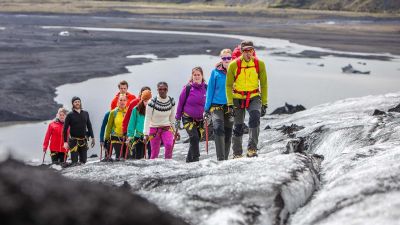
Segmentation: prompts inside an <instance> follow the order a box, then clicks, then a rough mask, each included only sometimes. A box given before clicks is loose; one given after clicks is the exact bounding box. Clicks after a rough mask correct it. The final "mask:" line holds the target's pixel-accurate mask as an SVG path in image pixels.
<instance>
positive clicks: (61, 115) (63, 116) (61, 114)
mask: <svg viewBox="0 0 400 225" xmlns="http://www.w3.org/2000/svg"><path fill="white" fill-rule="evenodd" d="M58 119H59V120H60V121H61V122H62V123H64V121H65V113H63V112H60V113H58Z"/></svg>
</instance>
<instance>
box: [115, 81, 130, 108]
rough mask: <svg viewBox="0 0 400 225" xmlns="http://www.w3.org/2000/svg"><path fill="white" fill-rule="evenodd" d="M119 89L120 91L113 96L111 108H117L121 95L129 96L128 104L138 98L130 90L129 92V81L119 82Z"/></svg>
mask: <svg viewBox="0 0 400 225" xmlns="http://www.w3.org/2000/svg"><path fill="white" fill-rule="evenodd" d="M118 89H119V92H118V93H117V94H115V97H114V98H113V100H112V101H111V108H110V109H111V110H113V109H115V108H116V107H117V105H118V99H119V96H120V95H125V96H126V98H127V102H126V105H127V106H129V104H130V103H131V102H132V101H133V100H135V99H136V96H135V95H133V94H131V93H130V92H128V82H126V81H125V80H123V81H121V82H119V84H118Z"/></svg>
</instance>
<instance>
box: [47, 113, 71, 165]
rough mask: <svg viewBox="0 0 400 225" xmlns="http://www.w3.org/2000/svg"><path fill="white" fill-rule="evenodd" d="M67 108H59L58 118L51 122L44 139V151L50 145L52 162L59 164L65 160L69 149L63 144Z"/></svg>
mask: <svg viewBox="0 0 400 225" xmlns="http://www.w3.org/2000/svg"><path fill="white" fill-rule="evenodd" d="M66 115H67V110H66V109H64V108H59V109H58V112H57V115H56V118H55V119H54V120H53V121H51V122H50V123H49V126H48V128H47V131H46V135H45V137H44V141H43V152H46V151H47V149H48V148H49V145H50V156H51V161H52V163H55V164H58V163H62V162H64V156H65V154H66V152H67V150H66V149H65V148H64V146H63V143H64V142H63V137H62V135H63V133H62V132H63V126H64V121H65V117H66Z"/></svg>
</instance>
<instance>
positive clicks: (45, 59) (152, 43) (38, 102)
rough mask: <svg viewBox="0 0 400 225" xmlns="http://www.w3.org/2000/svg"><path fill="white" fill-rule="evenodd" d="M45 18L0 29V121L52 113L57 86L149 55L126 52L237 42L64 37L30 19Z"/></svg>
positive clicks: (161, 52) (174, 51) (164, 52)
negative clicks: (139, 56) (143, 55)
mask: <svg viewBox="0 0 400 225" xmlns="http://www.w3.org/2000/svg"><path fill="white" fill-rule="evenodd" d="M25 20H26V21H25ZM32 20H33V21H32ZM47 20H49V19H47V18H38V17H34V19H32V18H23V19H21V21H22V22H19V21H8V22H10V23H9V24H5V27H7V29H6V30H3V31H0V33H1V35H0V70H1V79H0V86H1V89H0V101H1V104H0V121H2V122H3V121H24V120H46V119H49V118H52V117H54V114H55V112H56V111H57V108H58V107H59V106H58V105H57V104H56V103H55V102H54V100H53V99H54V97H55V88H56V87H57V86H59V85H62V84H66V83H75V82H82V81H84V80H87V79H89V78H93V77H104V76H112V75H116V74H120V73H124V72H127V71H126V69H125V67H124V66H126V65H136V64H141V63H143V62H148V61H149V59H145V58H142V59H127V58H126V56H128V55H141V54H149V53H152V54H155V55H157V56H158V57H160V58H167V57H177V56H179V55H185V54H206V50H208V49H210V50H212V51H211V52H210V54H214V55H217V54H218V51H219V49H221V48H223V47H228V46H235V45H236V44H237V43H238V42H239V40H234V39H224V38H210V37H196V36H177V35H168V34H163V35H159V34H156V35H155V34H145V33H121V32H87V31H77V30H70V31H69V32H70V36H68V37H63V36H59V35H58V33H59V32H60V31H61V30H53V29H42V28H41V27H39V26H35V25H30V24H29V23H32V24H43V25H46V24H49V23H48V21H47ZM14 22H15V23H14ZM24 22H27V23H28V24H23V23H24ZM99 22H101V21H99ZM57 24H58V25H71V24H70V23H69V22H68V17H67V16H62V17H61V18H58V19H57ZM75 25H76V24H75ZM93 25H97V26H102V25H103V24H101V23H97V24H93ZM0 26H4V24H1V25H0ZM149 72H150V71H149ZM117 82H118V81H116V83H117ZM135 94H136V93H135Z"/></svg>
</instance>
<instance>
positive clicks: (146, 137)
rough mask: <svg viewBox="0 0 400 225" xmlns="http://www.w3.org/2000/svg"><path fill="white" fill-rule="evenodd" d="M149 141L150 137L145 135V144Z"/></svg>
mask: <svg viewBox="0 0 400 225" xmlns="http://www.w3.org/2000/svg"><path fill="white" fill-rule="evenodd" d="M148 141H149V135H144V136H143V142H144V143H147V142H148Z"/></svg>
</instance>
